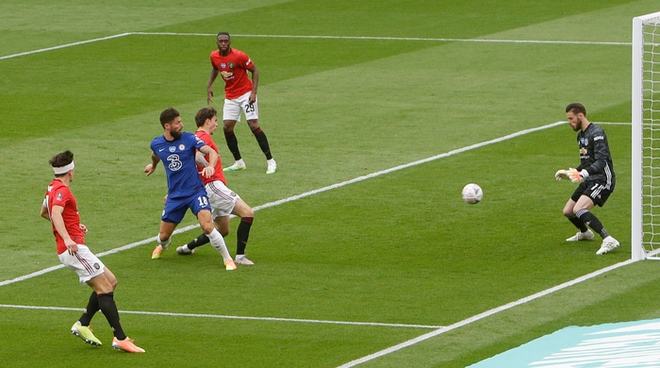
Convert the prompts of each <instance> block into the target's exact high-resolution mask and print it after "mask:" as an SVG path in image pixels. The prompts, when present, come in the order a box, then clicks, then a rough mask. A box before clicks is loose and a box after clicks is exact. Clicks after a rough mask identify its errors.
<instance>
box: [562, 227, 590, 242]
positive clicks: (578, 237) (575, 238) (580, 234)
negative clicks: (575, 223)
mask: <svg viewBox="0 0 660 368" xmlns="http://www.w3.org/2000/svg"><path fill="white" fill-rule="evenodd" d="M593 238H594V232H593V231H591V230H590V229H587V231H585V232H581V231H578V232H577V234H575V235H573V236H571V237H570V238H568V239H566V241H568V242H576V241H580V240H591V239H593Z"/></svg>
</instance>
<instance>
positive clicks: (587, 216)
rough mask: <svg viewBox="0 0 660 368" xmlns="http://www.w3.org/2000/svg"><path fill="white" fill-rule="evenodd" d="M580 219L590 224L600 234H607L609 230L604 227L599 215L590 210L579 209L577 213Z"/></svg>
mask: <svg viewBox="0 0 660 368" xmlns="http://www.w3.org/2000/svg"><path fill="white" fill-rule="evenodd" d="M575 215H576V216H577V217H578V218H579V219H580V220H582V221H583V222H584V223H585V224H587V225H589V227H590V228H592V229H594V231H596V232H597V233H598V234H601V236H602V234H603V232H605V234H607V231H605V229H604V228H603V224H602V223H601V222H600V220H599V219H598V217H596V216H594V214H593V213H591V212H589V211H588V210H579V211H577V213H576V214H575ZM606 237H607V236H604V237H603V238H606Z"/></svg>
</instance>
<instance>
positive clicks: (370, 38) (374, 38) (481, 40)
mask: <svg viewBox="0 0 660 368" xmlns="http://www.w3.org/2000/svg"><path fill="white" fill-rule="evenodd" d="M132 34H134V35H144V36H160V35H163V36H203V37H213V36H216V34H215V33H177V32H132ZM234 36H235V37H250V38H294V39H296V38H298V39H320V40H323V39H325V40H366V41H427V42H479V43H531V44H558V45H606V46H630V45H632V43H631V42H616V41H560V40H506V39H490V38H442V37H440V38H435V37H379V36H323V35H317V36H312V35H263V34H232V37H234Z"/></svg>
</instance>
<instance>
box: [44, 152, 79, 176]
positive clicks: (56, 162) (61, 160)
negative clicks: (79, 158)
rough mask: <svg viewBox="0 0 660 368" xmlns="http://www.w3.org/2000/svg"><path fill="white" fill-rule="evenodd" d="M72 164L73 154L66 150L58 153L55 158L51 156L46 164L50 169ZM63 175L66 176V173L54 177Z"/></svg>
mask: <svg viewBox="0 0 660 368" xmlns="http://www.w3.org/2000/svg"><path fill="white" fill-rule="evenodd" d="M72 162H73V152H71V151H69V150H66V151H64V152H60V153H58V154H56V155H55V156H53V157H52V158H51V159H50V160H48V163H49V164H50V165H51V166H52V167H62V166H66V165H68V164H70V163H72ZM64 175H66V173H64V174H58V175H55V177H60V176H64Z"/></svg>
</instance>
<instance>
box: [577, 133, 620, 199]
mask: <svg viewBox="0 0 660 368" xmlns="http://www.w3.org/2000/svg"><path fill="white" fill-rule="evenodd" d="M577 142H578V146H579V147H580V166H578V167H577V170H578V171H582V170H587V172H588V173H589V176H588V177H587V178H585V181H587V182H589V181H597V182H600V183H603V184H604V185H605V186H606V187H607V188H608V189H610V190H614V184H615V183H616V180H615V176H614V166H613V164H612V154H611V153H610V145H609V144H608V143H607V135H606V134H605V131H604V130H603V128H601V127H600V126H598V125H596V124H593V123H592V124H589V126H588V127H587V129H586V130H584V131H580V132H579V133H578V135H577Z"/></svg>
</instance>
